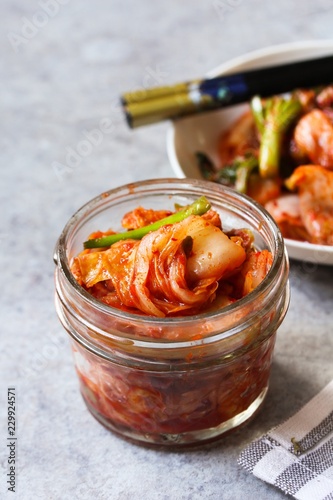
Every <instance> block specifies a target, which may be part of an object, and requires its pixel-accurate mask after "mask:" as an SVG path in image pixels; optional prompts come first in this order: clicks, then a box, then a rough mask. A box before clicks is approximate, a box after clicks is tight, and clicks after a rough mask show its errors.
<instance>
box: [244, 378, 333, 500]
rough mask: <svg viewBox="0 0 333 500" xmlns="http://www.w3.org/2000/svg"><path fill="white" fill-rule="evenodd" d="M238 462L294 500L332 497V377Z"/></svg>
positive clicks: (259, 440)
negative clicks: (318, 391)
mask: <svg viewBox="0 0 333 500" xmlns="http://www.w3.org/2000/svg"><path fill="white" fill-rule="evenodd" d="M238 463H239V464H240V465H241V466H242V467H244V468H245V469H246V470H247V471H249V472H252V473H253V474H254V475H255V476H256V477H258V478H260V479H262V480H263V481H266V482H267V483H270V484H273V485H274V486H276V487H278V488H280V489H281V490H282V491H283V492H284V493H286V494H289V495H292V496H293V497H294V498H296V499H297V500H333V380H332V381H331V382H330V383H329V384H328V385H327V386H326V387H325V388H324V389H323V390H322V391H321V392H320V393H319V394H317V395H316V396H315V397H314V398H313V399H311V401H310V402H309V403H307V404H306V405H305V406H304V407H303V408H302V409H301V410H300V411H298V412H297V413H296V414H295V415H294V416H293V417H291V418H289V419H288V420H287V421H286V422H284V423H283V424H281V425H279V426H277V427H275V428H274V429H271V430H270V431H269V432H268V433H267V434H265V435H264V436H262V437H261V438H260V439H258V440H256V441H254V442H253V443H251V444H250V445H249V446H248V447H247V448H245V450H243V451H242V453H241V454H240V457H239V459H238Z"/></svg>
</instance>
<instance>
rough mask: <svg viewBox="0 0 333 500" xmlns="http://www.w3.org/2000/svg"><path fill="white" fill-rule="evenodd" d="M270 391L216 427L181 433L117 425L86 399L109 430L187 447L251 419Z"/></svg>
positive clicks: (143, 441) (153, 443) (139, 441)
mask: <svg viewBox="0 0 333 500" xmlns="http://www.w3.org/2000/svg"><path fill="white" fill-rule="evenodd" d="M267 391H268V386H266V387H265V388H264V389H263V390H262V391H261V393H260V394H259V396H258V397H257V398H256V399H255V400H254V401H253V402H252V403H251V404H250V406H249V407H248V408H247V409H246V410H244V411H243V412H241V413H239V414H238V415H236V416H235V417H233V418H230V419H229V420H227V421H225V422H222V423H221V424H220V425H218V426H216V427H210V428H208V429H200V430H197V431H190V432H183V433H179V434H166V433H161V434H149V433H140V432H137V431H135V430H131V429H129V428H128V427H126V426H122V425H115V424H114V423H113V422H112V421H111V420H109V419H107V418H105V417H104V416H103V415H101V414H100V413H99V412H97V411H96V410H95V408H93V407H92V406H91V405H90V404H89V402H88V401H87V400H86V399H85V398H83V399H84V401H85V403H86V405H87V408H88V410H89V411H90V413H91V414H92V415H93V416H94V417H95V418H96V420H98V422H99V423H101V424H102V425H103V426H104V427H106V428H107V429H108V430H110V431H112V432H114V433H116V434H117V435H119V436H120V437H123V438H126V439H128V440H130V441H133V442H135V443H136V444H141V445H145V446H157V447H159V446H163V447H165V446H167V447H187V446H198V445H201V444H206V443H208V442H211V441H215V440H218V439H219V438H221V437H222V436H223V434H226V433H229V432H231V431H233V430H236V429H237V428H238V427H240V426H241V425H243V424H245V423H246V422H247V421H249V420H250V419H251V418H252V417H253V416H254V415H255V414H256V413H257V412H258V411H259V409H260V407H261V405H262V403H263V402H264V399H265V397H266V394H267Z"/></svg>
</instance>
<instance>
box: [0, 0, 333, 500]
mask: <svg viewBox="0 0 333 500" xmlns="http://www.w3.org/2000/svg"><path fill="white" fill-rule="evenodd" d="M0 9H1V11H2V15H1V17H2V19H3V20H5V22H4V23H2V28H1V29H2V36H1V39H0V45H1V54H2V58H1V62H0V65H1V72H2V77H1V82H2V85H1V87H2V91H1V115H2V116H1V124H0V127H1V134H0V137H1V139H0V140H1V159H2V168H1V180H0V182H1V227H0V243H1V245H0V253H1V284H2V293H1V305H0V307H1V317H2V324H3V326H2V328H1V350H0V386H1V387H0V389H1V390H0V402H1V404H0V412H1V420H0V423H1V432H0V436H2V441H1V443H0V498H7V497H8V498H12V497H13V494H12V493H11V492H7V486H6V471H7V451H6V439H7V438H6V429H7V427H6V415H7V405H6V401H7V399H6V398H7V387H15V388H16V395H17V426H18V427H17V429H18V430H17V436H18V448H17V450H18V455H17V484H16V487H17V492H16V498H19V499H20V500H27V499H57V500H58V499H62V500H64V499H71V500H75V499H80V500H81V499H83V500H85V499H91V498H95V499H114V500H118V499H119V500H132V499H134V498H135V499H140V500H141V499H144V500H169V499H171V500H173V499H175V500H178V499H179V500H196V499H197V500H199V499H200V500H201V499H206V498H207V499H214V500H215V499H216V500H217V499H223V500H229V499H230V500H238V499H241V498H244V495H245V494H246V497H247V498H248V499H249V500H252V499H258V498H265V499H266V498H269V499H272V500H273V499H274V500H275V499H276V500H278V499H282V498H285V496H284V495H283V494H282V493H280V492H279V491H277V490H276V489H274V488H273V487H270V486H268V485H266V484H265V483H263V482H261V481H260V480H258V479H256V478H254V477H252V476H251V475H250V474H248V473H247V472H245V471H244V470H242V469H241V468H240V467H239V466H238V465H237V462H236V461H237V457H238V455H239V453H240V451H241V450H242V449H243V448H244V447H245V446H246V445H247V444H248V443H249V442H250V441H252V440H253V439H255V438H256V437H258V436H260V435H261V434H263V433H264V432H265V431H267V430H268V429H270V428H271V427H272V426H273V425H276V424H278V423H279V422H281V421H282V420H284V419H285V418H287V417H288V416H290V415H291V414H293V413H294V412H295V411H296V410H297V409H298V408H300V406H301V405H303V404H304V403H305V402H307V401H308V400H309V399H310V398H311V397H312V396H313V395H314V394H315V393H317V392H318V391H319V390H320V389H321V388H322V387H323V386H324V385H325V384H326V383H328V382H329V380H331V379H332V378H333V364H332V352H333V336H332V326H331V325H332V321H333V311H332V300H333V286H332V283H333V268H332V267H324V266H319V265H317V264H306V263H302V262H297V261H294V262H291V275H290V276H291V278H290V281H291V304H290V308H289V312H288V314H287V317H286V319H285V321H284V323H283V324H282V326H281V327H280V329H279V333H278V339H277V345H276V351H275V356H274V363H273V369H272V376H271V386H270V390H269V394H268V397H267V399H266V402H265V404H264V407H263V410H262V411H261V413H260V414H259V415H258V416H257V418H256V419H255V420H254V421H253V422H252V423H250V424H249V425H248V426H247V427H245V428H243V429H242V430H241V431H237V432H236V433H235V434H233V435H230V436H229V437H226V438H225V439H224V440H222V441H221V442H219V443H218V444H215V445H211V446H208V447H204V448H202V449H197V450H193V451H190V452H189V451H186V452H162V451H154V450H148V449H145V448H142V447H139V446H136V445H134V444H130V443H128V442H126V441H123V440H122V439H120V438H118V437H116V436H115V435H113V434H112V433H110V432H108V431H107V430H105V429H104V428H103V427H102V426H101V425H100V424H98V423H97V421H96V420H95V419H94V418H93V417H92V416H91V415H90V414H89V413H88V411H87V410H86V408H85V405H84V403H83V401H82V399H81V396H80V394H79V390H78V381H77V378H76V375H75V372H74V367H73V363H72V358H71V352H70V349H69V343H68V340H67V338H66V333H65V331H64V330H63V328H62V327H61V325H60V323H59V321H58V318H57V316H56V313H55V309H54V301H53V295H54V284H53V270H54V266H53V261H52V254H53V248H54V245H55V242H56V240H57V237H58V235H59V234H60V231H61V230H62V228H63V226H64V224H65V223H66V222H67V220H68V219H69V217H70V216H71V215H72V214H73V212H74V211H75V210H76V209H78V208H79V207H80V206H81V205H82V204H83V203H85V202H86V201H87V200H88V199H90V198H92V197H94V196H95V195H97V194H99V193H100V192H102V191H104V190H105V189H107V188H109V189H111V188H113V187H116V186H118V185H121V184H125V183H128V182H131V181H135V180H141V179H147V178H152V177H169V176H174V174H173V172H172V170H171V167H170V165H169V163H168V159H167V155H166V149H165V136H166V131H167V129H168V124H167V123H162V124H158V125H156V126H151V127H146V128H142V129H137V130H135V131H130V130H129V129H128V128H127V126H126V124H125V122H124V119H123V116H122V114H121V112H120V109H119V105H118V97H119V94H120V93H121V92H123V91H125V90H129V89H135V88H142V87H150V86H153V85H158V84H163V83H174V82H177V81H183V80H185V79H188V78H194V77H197V76H200V75H203V74H205V73H206V72H207V71H208V70H209V69H211V68H213V67H215V66H217V65H218V64H220V63H222V62H224V61H227V60H228V59H230V58H232V57H234V56H238V55H241V54H243V53H245V52H248V51H251V50H255V49H258V48H262V47H266V46H268V45H272V44H277V43H285V42H290V41H298V40H312V39H325V38H327V39H328V38H329V37H331V34H332V21H333V4H332V1H331V0H319V1H316V2H315V1H313V0H312V1H311V0H304V1H303V2H290V1H288V0H280V1H279V2H262V1H260V0H246V1H245V0H237V1H235V0H216V1H215V0H210V1H209V2H202V1H199V0H192V1H191V2H189V1H184V2H180V1H177V0H170V1H169V2H165V1H163V0H156V1H155V2H150V1H148V0H142V1H140V2H135V1H134V0H128V1H120V0H109V1H106V0H96V1H95V2H89V1H88V0H81V1H78V0H40V1H38V2H37V1H34V2H25V1H24V0H15V1H14V2H12V1H10V0H5V1H4V2H2V5H1V7H0ZM107 120H108V121H107ZM106 123H107V124H108V126H107V127H105V124H106ZM103 127H104V129H103ZM102 129H103V132H102V133H98V131H100V130H102ZM96 131H97V132H96ZM87 141H88V142H87ZM11 495H12V496H11Z"/></svg>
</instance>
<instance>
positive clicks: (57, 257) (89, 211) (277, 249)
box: [54, 178, 288, 345]
mask: <svg viewBox="0 0 333 500" xmlns="http://www.w3.org/2000/svg"><path fill="white" fill-rule="evenodd" d="M163 183H165V184H167V185H168V186H170V188H171V189H173V190H175V189H176V188H177V186H178V191H177V194H182V195H184V196H186V195H191V192H190V189H188V190H187V189H186V186H188V187H189V188H200V187H201V188H204V189H206V190H208V191H209V192H210V193H215V194H219V193H220V194H221V195H222V196H223V195H227V196H228V197H229V198H232V199H233V200H234V201H236V202H237V201H240V202H242V203H245V204H246V205H247V206H248V208H251V209H255V211H256V212H257V215H259V214H260V217H261V218H262V219H263V222H266V223H267V224H268V226H269V228H270V231H271V232H272V233H273V236H274V238H273V242H274V258H273V263H272V266H271V268H270V270H269V272H268V274H267V276H266V277H265V278H264V280H263V281H262V282H261V283H260V284H259V285H258V286H257V287H256V288H255V290H254V291H253V292H251V293H249V294H248V295H246V296H245V297H242V298H241V299H238V300H237V301H236V302H234V303H233V304H230V305H227V306H225V307H223V308H222V309H219V310H216V311H209V312H203V313H199V314H195V315H190V316H175V317H168V316H167V317H163V318H160V317H159V318H157V317H155V316H145V315H141V314H136V313H131V312H127V311H123V310H120V309H117V308H114V307H112V306H109V305H107V304H104V303H103V302H101V301H99V300H98V299H96V298H95V297H94V296H93V295H91V294H89V293H88V292H87V291H86V290H85V289H84V288H83V287H82V286H81V285H79V283H78V282H77V281H76V279H75V277H74V276H73V274H72V272H71V269H70V262H69V260H68V257H67V251H66V250H67V248H66V244H67V238H68V235H70V234H71V231H73V230H75V228H76V226H77V225H78V224H79V222H80V221H82V220H83V219H84V217H87V216H89V215H90V216H91V217H93V216H95V215H96V214H97V213H99V212H102V211H103V210H104V209H105V208H106V206H105V205H107V202H108V201H109V200H110V201H114V200H115V199H119V200H120V199H121V198H122V197H123V196H124V195H125V194H134V193H137V192H138V191H139V190H140V189H142V188H144V189H145V190H146V189H147V187H148V186H150V187H151V188H153V187H154V186H156V185H157V184H163ZM152 192H153V191H152ZM145 194H147V192H146V191H145ZM171 194H174V191H173V193H170V195H171ZM112 197H113V198H112ZM207 197H208V198H209V195H207ZM103 201H105V204H103V203H102V202H103ZM101 203H102V205H101V206H100V210H99V211H98V212H96V211H94V209H95V208H96V207H98V206H99V205H100V204H101ZM213 208H214V207H213ZM250 229H251V230H253V228H250ZM286 258H287V256H286V250H285V246H284V242H283V238H282V235H281V232H280V230H279V228H278V227H277V225H276V223H275V221H274V220H273V218H272V217H271V215H270V214H269V213H268V212H267V210H266V209H265V208H263V207H262V206H261V205H260V204H259V203H257V202H256V201H254V200H253V199H251V198H250V197H249V196H247V195H244V194H240V193H238V192H237V191H235V190H234V189H232V188H230V187H228V186H224V185H223V186H222V185H220V184H217V183H213V182H211V181H205V180H199V179H175V178H158V179H148V180H142V181H138V182H134V183H128V184H126V185H123V186H119V187H116V188H113V189H110V190H108V191H106V192H103V193H101V194H100V195H98V196H96V197H94V198H92V199H91V200H90V201H88V202H87V203H85V204H84V205H82V206H81V207H80V208H79V209H78V210H77V211H76V212H75V213H74V214H73V215H72V217H71V218H70V219H69V220H68V222H67V223H66V225H65V227H64V229H63V231H62V232H61V234H60V237H59V239H58V242H57V244H56V249H55V253H54V261H55V263H56V265H57V266H58V267H60V268H61V269H62V271H63V274H64V276H65V278H66V280H67V282H68V284H69V285H70V286H71V287H72V288H73V289H74V291H75V293H76V294H77V295H78V296H79V297H80V299H82V300H83V301H84V302H85V303H89V304H90V305H93V306H94V308H95V309H96V311H100V312H102V313H104V314H105V315H112V317H113V318H115V319H117V318H118V319H121V320H125V319H127V320H128V322H133V321H135V322H136V323H137V324H138V323H141V324H145V325H147V326H153V325H156V324H158V326H160V327H163V326H166V325H169V326H170V325H173V326H178V327H180V328H181V325H184V327H185V325H187V324H190V323H191V322H193V321H198V320H202V321H208V320H211V321H213V320H214V319H216V318H218V317H220V318H221V317H222V316H227V315H228V314H230V312H231V311H232V312H235V311H236V310H237V309H239V310H240V309H241V308H242V307H244V306H246V305H248V304H251V302H254V301H256V300H258V299H259V298H260V296H262V295H263V294H265V292H267V291H268V290H269V289H270V288H271V287H272V284H274V283H275V278H276V277H277V275H278V274H279V272H280V270H281V265H282V263H283V260H284V259H286ZM287 280H288V276H287V273H286V274H285V275H283V276H282V281H281V282H280V285H283V286H284V285H285V284H286V282H287ZM249 321H250V319H248V320H245V321H244V318H243V320H242V324H244V326H245V325H246V324H247V323H248V322H249ZM233 326H237V324H235V325H233ZM226 333H227V332H226ZM118 335H119V334H118ZM214 335H215V334H214V333H213V334H211V335H209V334H208V335H207V338H209V337H210V336H214ZM121 336H122V337H123V338H124V339H133V340H136V341H138V340H139V341H140V343H141V342H142V343H143V344H144V345H145V344H147V345H148V344H155V343H162V344H164V345H165V344H168V345H169V344H177V340H175V339H173V340H168V339H163V338H162V339H156V338H150V337H140V339H138V337H137V335H131V334H126V335H125V334H124V335H121ZM119 337H120V335H119ZM205 338H206V337H205ZM190 342H193V341H190ZM178 343H184V340H181V341H179V342H178Z"/></svg>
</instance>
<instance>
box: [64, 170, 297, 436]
mask: <svg viewBox="0 0 333 500" xmlns="http://www.w3.org/2000/svg"><path fill="white" fill-rule="evenodd" d="M200 197H204V198H205V199H207V200H208V201H209V204H210V207H211V208H210V212H209V213H208V212H207V214H208V215H205V216H204V215H202V216H198V215H191V216H190V217H189V218H188V219H184V221H183V222H179V223H178V224H179V226H175V227H172V226H171V225H170V224H168V225H165V226H163V225H162V228H163V229H159V230H158V231H160V232H159V233H156V235H159V238H161V239H160V240H159V241H161V242H162V243H161V248H159V247H158V245H157V243H156V241H157V239H156V237H155V236H156V235H155V234H153V231H150V232H148V236H145V237H144V238H142V239H141V240H138V241H137V242H136V241H135V240H134V239H129V240H127V243H126V244H125V243H124V244H120V243H119V244H115V246H114V248H113V247H112V246H110V248H109V247H102V248H94V249H93V250H85V251H83V242H85V241H86V240H88V241H89V239H88V238H89V237H90V238H92V237H94V236H99V235H101V234H102V235H105V234H106V235H108V234H113V233H114V232H124V228H122V227H121V221H122V220H124V219H123V218H124V215H125V214H129V217H128V215H127V216H126V217H127V218H126V217H125V219H126V220H127V221H128V220H129V219H130V220H131V217H132V216H133V214H136V213H137V212H135V210H136V209H137V208H138V207H145V209H146V210H147V212H145V213H147V214H148V215H149V217H151V214H153V217H155V218H157V219H161V218H162V216H163V217H164V216H167V217H168V215H169V214H174V213H176V212H177V211H179V210H181V207H187V206H189V205H191V204H192V203H193V202H194V200H196V199H198V198H200ZM156 214H157V215H156ZM149 217H148V218H149ZM200 217H202V219H203V220H204V221H206V222H204V223H203V222H202V219H201V218H200ZM217 221H220V222H217ZM220 223H221V226H222V230H221V228H217V227H216V226H219V224H220ZM129 224H132V222H129ZM176 224H177V223H176ZM198 224H199V226H200V227H199V226H198ZM200 224H201V225H200ZM129 227H130V225H129V226H128V225H127V228H128V229H129ZM152 227H153V226H152ZM197 227H199V231H197V233H196V232H195V231H196V230H194V229H193V228H197ZM165 228H166V229H165ZM178 228H180V229H179V230H181V234H182V236H181V239H182V242H181V245H180V246H179V247H178V249H177V251H175V253H174V254H173V253H172V252H173V250H172V248H171V246H170V249H169V246H168V245H169V243H170V242H171V243H173V242H174V241H176V240H177V238H176V237H175V234H176V233H174V232H173V231H176V229H177V230H178ZM207 228H208V229H209V231H210V232H211V233H212V234H213V235H214V237H216V238H217V240H212V241H211V240H210V235H208V236H207V234H206V233H205V231H207ZM110 229H111V230H110ZM131 229H132V228H131ZM97 231H104V232H105V233H99V232H97ZM191 231H192V233H191ZM202 231H203V232H202ZM221 232H223V235H222V234H220V233H221ZM187 233H189V234H187ZM133 234H134V233H133ZM177 234H178V233H177ZM194 234H195V235H196V234H198V235H199V239H198V240H196V236H193V235H194ZM91 235H92V236H91ZM163 238H164V239H163ZM165 238H169V240H170V241H169V240H165ZM219 238H223V239H222V240H221V241H222V247H223V249H224V250H223V251H224V255H221V256H220V257H219V259H220V260H221V259H222V261H223V262H227V264H225V265H224V268H223V270H222V272H221V275H219V276H218V278H216V279H215V277H214V276H213V277H212V276H206V274H207V272H208V271H207V269H208V268H205V265H206V264H207V262H206V263H205V261H204V259H203V260H201V261H200V258H202V255H204V254H205V251H206V246H207V245H211V248H210V250H209V252H208V253H207V254H206V257H207V256H208V257H207V258H209V259H212V261H214V259H216V256H215V252H216V251H220V246H219V245H220V243H219V241H220V240H219ZM97 240H98V238H97V239H95V240H94V241H97ZM171 240H172V241H171ZM103 241H104V240H103ZM171 243H170V245H171ZM196 245H197V246H196ZM223 245H226V247H224V246H223ZM228 245H229V246H228ZM132 247H133V248H134V249H136V250H135V252H136V253H135V257H133V258H132V253H127V254H126V258H125V257H124V256H123V255H121V256H120V257H119V255H118V254H117V259H118V260H112V259H115V257H114V255H115V253H116V251H117V249H119V248H125V249H127V250H126V252H130V251H132ZM112 248H113V249H112ZM110 249H112V250H110ZM124 251H125V250H124ZM133 251H134V250H133ZM103 252H109V253H103ZM110 252H111V253H110ZM112 252H113V253H112ZM140 252H141V254H140ZM200 252H201V253H200ZM229 252H231V253H232V255H233V257H232V258H231V257H230V255H229ZM163 253H165V254H166V255H165V259H166V261H167V264H161V261H160V260H159V259H161V256H162V254H163ZM111 254H112V255H111ZM199 254H200V256H201V257H200V258H199V257H198V255H199ZM129 255H130V257H128V256H129ZM105 256H108V263H110V262H111V264H110V266H109V268H108V269H105V268H104V267H103V266H102V268H101V262H102V261H103V259H104V257H105ZM111 257H112V258H111ZM139 258H141V261H140V262H139V264H138V263H136V264H135V265H136V266H137V267H136V268H135V273H136V277H134V278H133V272H132V271H128V269H129V266H130V264H131V262H132V261H133V262H134V260H135V259H137V260H138V259H139ZM149 259H151V260H153V259H155V260H154V264H153V267H151V268H149V265H150V264H151V262H150V261H149ZM156 259H157V260H156ZM175 259H176V260H177V259H178V260H177V262H178V264H179V266H181V265H183V266H185V267H186V266H187V268H186V274H185V275H184V276H183V277H182V278H179V272H178V271H177V269H176V271H173V268H174V267H175V265H174V264H175ZM191 259H192V260H191ZM250 259H251V262H252V264H251V265H250V264H249V262H250ZM217 260H218V259H217ZM199 261H200V262H199ZM231 261H232V265H231V264H230V262H231ZM55 262H56V269H55V283H56V309H57V313H58V316H59V318H60V321H61V323H62V325H63V326H64V328H65V329H66V331H67V332H68V334H69V336H70V341H71V346H72V350H73V354H74V364H75V368H76V372H77V375H78V378H79V382H80V389H81V393H82V396H83V399H84V401H85V403H86V405H87V407H88V409H89V410H90V412H91V413H92V414H93V415H94V416H95V417H96V419H97V420H98V421H99V422H101V423H102V424H104V426H105V427H107V428H108V429H110V430H112V431H114V432H116V433H118V434H119V435H121V436H123V437H126V438H130V439H132V440H134V441H136V442H141V443H143V444H154V445H165V446H183V445H194V444H200V443H204V442H207V441H211V440H214V439H217V438H219V437H221V435H222V434H224V433H226V432H228V431H231V430H232V429H235V428H237V427H238V426H240V425H241V424H243V423H245V422H246V421H247V420H248V419H250V417H252V416H253V415H254V414H255V413H256V412H257V411H258V409H259V408H260V406H261V405H262V403H263V400H264V398H265V396H266V393H267V390H268V384H269V376H270V369H271V363H272V356H273V349H274V343H275V336H276V331H277V328H278V327H279V325H280V324H281V321H282V320H283V318H284V316H285V314H286V311H287V308H288V303H289V286H288V259H287V256H286V252H285V248H284V243H283V239H282V237H281V234H280V232H279V229H278V228H277V226H276V224H275V222H274V221H273V219H272V218H271V217H270V215H269V214H268V213H267V212H266V211H265V210H264V209H263V208H262V207H260V206H259V205H258V204H257V203H255V202H253V201H252V200H250V198H248V197H246V196H244V195H241V194H239V193H237V192H236V191H234V190H232V189H230V188H226V187H223V186H221V185H218V184H214V183H210V182H207V181H199V180H198V181H197V180H189V179H182V180H179V179H158V180H148V181H142V182H137V183H134V184H129V185H127V186H122V187H120V188H117V189H113V190H111V191H108V192H106V193H103V194H102V195H101V196H99V197H97V198H95V199H93V200H92V201H90V202H89V203H87V204H86V205H85V206H83V207H82V208H81V209H80V210H79V211H78V212H77V213H76V214H75V215H74V216H73V217H72V218H71V219H70V221H69V222H68V223H67V225H66V227H65V228H64V230H63V232H62V234H61V236H60V238H59V240H58V243H57V248H56V252H55ZM115 262H116V264H115ZM218 262H220V261H219V260H218ZM244 262H246V264H244ZM112 263H113V264H112ZM178 264H177V265H178ZM164 265H165V268H163V270H161V266H162V267H163V266H164ZM90 266H95V267H94V268H91V267H90ZM96 266H97V268H98V266H100V267H99V268H98V269H97V268H96ZM145 266H148V267H147V269H146V267H145ZM244 266H245V267H246V266H247V267H246V269H245V267H244ZM96 269H97V271H96ZM145 269H146V270H145ZM162 271H163V273H164V274H163V273H162ZM126 272H127V274H126ZM117 273H118V277H117V275H116V274H117ZM135 273H134V274H135ZM140 273H141V274H140ZM142 273H143V274H142ZM144 273H146V274H144ZM161 273H162V274H163V275H161ZM200 273H202V275H200ZM205 273H206V274H205ZM208 274H209V273H208ZM211 274H212V273H211ZM213 274H214V273H213ZM143 275H144V276H145V278H144V279H143V278H142V276H143ZM92 276H94V277H93V278H92ZM96 276H98V278H96ZM110 276H111V277H110ZM138 276H139V277H138ZM249 276H250V278H251V279H250V281H249ZM258 276H259V278H260V279H259V278H258ZM89 280H90V281H89ZM133 280H134V281H135V280H136V282H135V286H136V288H135V290H134V289H133V286H134V285H133ZM140 280H141V281H140ZM163 280H164V281H163ZM95 281H96V283H95ZM180 281H182V285H180V284H179V283H180ZM184 283H185V284H184ZM249 283H250V285H249ZM159 286H160V288H161V289H159V288H158V287H159ZM185 286H186V290H184V287H185ZM148 289H149V290H148ZM133 290H134V291H133ZM118 292H119V293H118ZM140 294H141V295H142V294H143V295H144V297H142V296H141V295H140ZM171 294H175V295H177V294H178V295H179V296H180V298H179V297H178V295H177V297H178V299H177V300H179V304H178V305H177V304H175V303H174V301H173V299H172V297H173V295H171ZM127 296H129V297H130V298H129V299H128V300H127ZM133 297H134V298H133ZM170 297H171V298H170Z"/></svg>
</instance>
